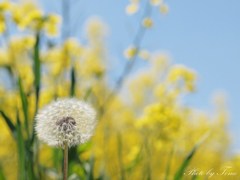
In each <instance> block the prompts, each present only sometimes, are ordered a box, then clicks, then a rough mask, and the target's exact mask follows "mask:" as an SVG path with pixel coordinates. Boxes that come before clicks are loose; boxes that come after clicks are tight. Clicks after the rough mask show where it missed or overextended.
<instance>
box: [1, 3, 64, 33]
mask: <svg viewBox="0 0 240 180" xmlns="http://www.w3.org/2000/svg"><path fill="white" fill-rule="evenodd" d="M7 13H10V17H11V20H12V21H13V22H15V23H16V25H17V26H18V27H19V29H21V30H24V29H31V30H33V31H41V30H43V31H45V32H46V34H47V35H49V36H56V35H58V29H59V24H60V22H61V19H60V17H59V16H58V15H56V14H48V15H45V14H44V12H43V11H42V10H41V9H39V8H38V6H37V5H36V4H34V3H32V2H24V3H12V2H9V1H2V2H0V33H3V32H5V31H6V28H7V22H6V14H7Z"/></svg>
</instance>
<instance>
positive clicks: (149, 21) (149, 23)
mask: <svg viewBox="0 0 240 180" xmlns="http://www.w3.org/2000/svg"><path fill="white" fill-rule="evenodd" d="M142 25H143V27H145V28H151V27H152V26H153V21H152V19H151V18H150V17H146V18H144V19H143V21H142Z"/></svg>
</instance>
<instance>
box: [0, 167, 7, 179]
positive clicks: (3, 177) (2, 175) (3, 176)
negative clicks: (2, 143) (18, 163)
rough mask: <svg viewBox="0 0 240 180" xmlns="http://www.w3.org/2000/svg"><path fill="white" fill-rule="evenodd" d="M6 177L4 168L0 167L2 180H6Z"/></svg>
mask: <svg viewBox="0 0 240 180" xmlns="http://www.w3.org/2000/svg"><path fill="white" fill-rule="evenodd" d="M5 179H6V178H5V175H4V172H3V168H2V166H0V180H5Z"/></svg>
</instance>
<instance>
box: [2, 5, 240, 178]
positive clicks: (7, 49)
mask: <svg viewBox="0 0 240 180" xmlns="http://www.w3.org/2000/svg"><path fill="white" fill-rule="evenodd" d="M149 2H150V3H151V5H152V6H156V7H159V8H163V10H164V12H166V11H167V10H166V9H167V8H166V7H164V5H163V4H164V3H163V1H161V0H150V1H149ZM140 3H141V1H138V0H132V1H131V2H130V5H129V6H128V7H127V10H126V11H127V12H128V13H129V14H132V13H135V12H137V11H138V9H139V8H140ZM0 10H1V11H0V32H4V31H5V29H6V24H5V19H4V18H3V19H1V17H4V14H5V11H9V12H11V16H12V18H13V20H14V22H15V23H16V24H17V26H19V27H20V28H24V29H25V28H27V29H29V28H30V29H31V30H34V31H39V30H44V31H46V32H47V33H48V34H49V35H55V34H56V33H57V29H58V28H57V27H58V23H59V21H60V20H59V18H58V16H55V15H44V13H43V12H42V11H41V10H40V9H39V8H38V7H37V6H36V5H34V4H32V3H23V4H21V5H19V4H14V3H9V2H8V1H3V2H1V3H0ZM2 15H3V16H2ZM145 21H146V22H145V24H144V27H145V28H146V27H151V26H152V21H151V19H145ZM85 31H86V32H85V33H86V39H84V40H82V39H81V40H80V39H76V38H68V39H66V40H65V41H64V42H62V43H56V44H54V43H53V44H51V45H50V46H49V44H44V46H40V49H39V56H40V63H41V68H42V69H41V77H42V81H41V89H40V97H39V98H40V99H39V107H40V108H41V107H43V106H44V105H45V104H47V103H49V102H50V101H52V100H53V99H56V98H58V97H66V96H70V94H71V95H74V96H76V97H77V98H79V99H84V100H86V101H89V102H91V104H93V106H94V107H95V108H96V109H97V110H98V118H99V124H98V127H97V130H96V134H95V135H94V137H93V139H92V141H91V142H90V143H89V144H84V145H82V146H80V147H77V148H76V149H75V150H76V152H77V154H75V156H74V158H76V159H77V158H78V157H79V158H80V159H81V162H82V163H84V167H85V165H86V167H87V168H86V169H87V170H88V169H89V168H88V167H90V163H92V162H91V160H90V159H91V158H93V162H94V166H91V167H93V174H94V177H99V176H101V175H102V174H103V173H105V174H106V175H107V176H108V179H174V175H175V173H176V172H177V170H178V169H179V167H180V165H181V164H182V162H183V160H184V158H185V157H186V156H187V155H188V154H189V152H190V151H191V150H192V148H193V147H194V146H195V145H196V143H197V142H199V140H200V139H201V138H202V137H203V136H205V135H206V134H207V135H208V136H206V137H207V138H206V139H205V141H204V142H203V143H202V145H201V146H200V147H199V148H198V149H197V152H196V154H195V155H194V158H193V159H192V161H191V163H190V165H189V167H188V168H189V169H192V168H199V169H200V170H203V171H207V170H209V169H212V168H214V169H215V171H216V172H217V171H220V170H221V168H222V167H223V166H231V167H232V169H231V170H232V171H234V172H239V171H240V157H239V155H232V156H226V154H229V150H230V138H229V133H228V131H227V128H226V126H227V123H228V119H229V117H228V111H227V109H226V106H225V102H224V100H223V98H222V99H221V98H220V99H219V98H218V99H217V100H216V104H215V106H214V107H215V111H214V112H211V113H210V112H204V111H202V110H199V109H197V108H194V107H189V106H187V105H185V104H183V103H182V102H181V97H182V95H185V94H186V93H193V92H194V90H195V88H196V80H197V77H196V73H195V72H194V71H193V70H191V69H190V68H188V67H185V66H183V65H174V64H172V63H171V62H170V58H169V56H168V55H166V54H164V53H160V52H156V53H152V52H150V51H148V50H146V49H141V48H138V47H136V46H129V48H127V50H126V51H125V52H124V56H125V57H126V59H130V60H133V58H138V57H139V58H141V59H143V60H147V61H142V63H144V65H143V66H141V67H140V68H139V70H138V71H136V72H133V73H130V74H129V76H128V79H127V80H126V81H124V84H123V89H122V91H121V92H120V93H119V94H114V95H115V96H110V94H111V92H112V89H113V88H112V86H111V85H109V81H108V80H109V79H111V77H110V76H112V74H109V73H108V72H107V69H108V68H109V64H111V63H112V62H111V63H108V61H107V60H108V55H107V54H108V53H107V51H106V49H107V48H106V45H105V43H104V40H105V39H104V38H105V36H106V34H107V27H106V25H105V24H104V23H103V22H102V21H101V20H100V19H98V18H90V19H89V20H88V21H87V22H86V24H85ZM31 34H32V33H31ZM42 43H44V42H42ZM35 48H36V37H35V36H31V35H21V36H11V37H10V39H8V40H7V42H6V44H4V46H2V47H1V48H0V68H1V69H4V70H5V71H4V72H6V74H7V76H8V78H9V80H10V81H9V82H1V83H3V84H2V86H1V87H0V102H1V103H0V110H1V111H3V112H4V113H5V114H6V115H8V117H9V118H10V119H11V122H12V123H13V124H14V125H16V121H17V115H19V118H20V123H21V124H24V117H25V114H24V113H23V109H24V106H23V104H22V103H21V102H22V101H21V100H22V99H21V93H19V87H18V83H17V80H18V78H19V77H20V78H21V80H22V86H23V92H24V94H25V95H26V101H27V105H28V109H27V115H28V118H29V124H30V125H31V126H30V129H31V128H32V125H33V124H32V123H33V122H32V120H33V119H34V113H35V108H36V94H35V92H34V91H35V89H34V80H35V79H34V78H35V75H34V74H35V71H34V68H33V67H34V60H33V54H34V49H35ZM35 53H36V52H35ZM137 60H138V59H137ZM130 62H131V61H130ZM72 76H74V77H72ZM73 81H74V82H73ZM10 83H11V84H10ZM73 83H75V84H74V87H72V86H73ZM71 88H74V93H72V92H71V90H72V89H71ZM118 90H120V89H118ZM18 113H19V114H18ZM0 115H1V114H0ZM0 127H1V136H0V166H2V167H3V172H4V174H5V176H6V179H17V177H18V175H19V174H18V173H17V169H18V167H19V164H18V163H17V158H18V157H17V153H16V152H17V145H18V144H17V143H16V142H15V141H14V139H13V137H12V135H11V133H10V130H9V128H8V126H7V125H6V123H5V122H4V118H3V116H0ZM22 130H24V128H22ZM23 136H24V137H26V136H27V133H26V132H25V131H24V133H23ZM35 148H37V147H34V148H33V151H34V153H35ZM76 152H75V153H76ZM38 153H39V159H37V158H36V160H35V159H34V161H38V160H39V162H35V163H39V164H37V168H35V169H34V170H35V171H36V170H38V168H39V167H43V168H39V169H43V170H42V171H41V176H42V177H43V179H59V178H61V174H60V173H58V172H60V170H61V160H62V159H61V157H62V156H61V152H60V151H57V150H56V149H50V148H49V147H46V146H45V145H43V144H40V145H39V152H38ZM89 162H90V163H89ZM57 164H59V165H58V166H57ZM3 165H4V166H3ZM8 167H12V168H8ZM84 167H83V166H82V165H79V163H78V162H77V163H75V161H73V162H71V166H70V167H69V169H70V172H71V173H72V174H74V175H76V176H79V177H80V178H81V179H84V178H83V177H84V173H86V172H85V171H86V169H83V168H84ZM103 170H104V172H103ZM187 170H188V169H187ZM235 177H236V178H239V176H235ZM187 178H188V177H187ZM189 178H194V177H191V176H189ZM201 178H203V179H207V178H208V177H207V176H204V177H200V179H201ZM217 178H219V177H217ZM219 179H223V180H224V179H226V180H227V179H229V176H222V177H221V178H219Z"/></svg>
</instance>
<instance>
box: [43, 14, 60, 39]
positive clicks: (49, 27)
mask: <svg viewBox="0 0 240 180" xmlns="http://www.w3.org/2000/svg"><path fill="white" fill-rule="evenodd" d="M60 23H61V18H60V16H58V15H56V14H50V15H48V16H47V18H46V20H45V22H44V29H45V31H46V33H47V35H49V36H57V35H58V34H59V29H60V28H59V24H60Z"/></svg>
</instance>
